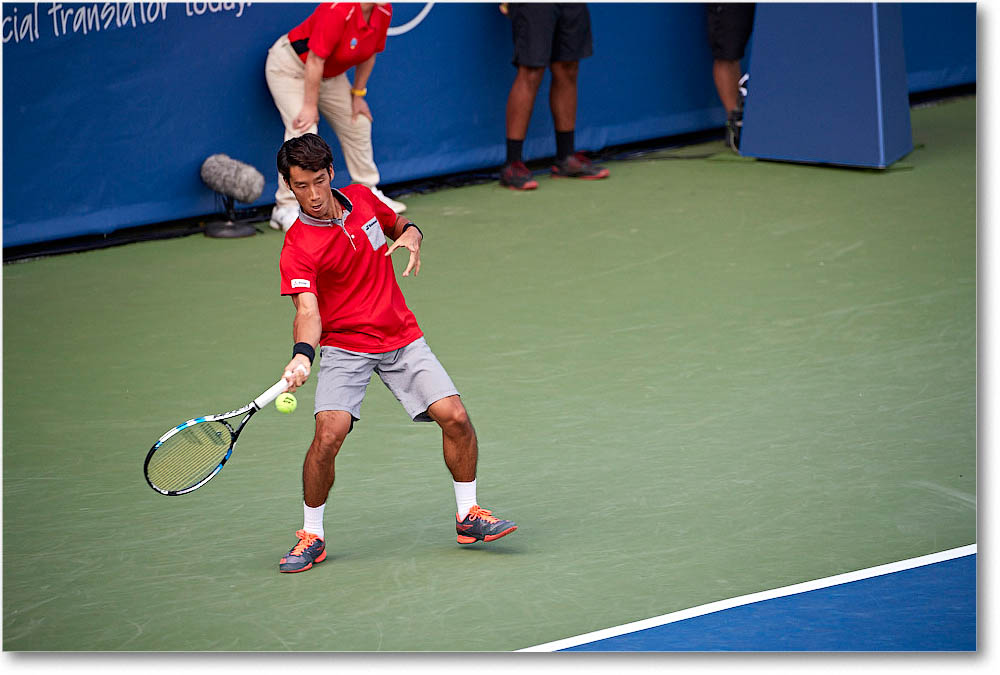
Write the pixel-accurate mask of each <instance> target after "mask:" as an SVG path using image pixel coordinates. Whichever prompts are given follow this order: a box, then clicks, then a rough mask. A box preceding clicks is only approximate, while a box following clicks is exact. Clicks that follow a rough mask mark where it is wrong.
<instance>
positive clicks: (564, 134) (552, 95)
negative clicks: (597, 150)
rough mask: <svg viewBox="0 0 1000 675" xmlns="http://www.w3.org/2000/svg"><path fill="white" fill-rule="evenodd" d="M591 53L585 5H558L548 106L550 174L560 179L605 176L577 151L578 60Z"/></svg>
mask: <svg viewBox="0 0 1000 675" xmlns="http://www.w3.org/2000/svg"><path fill="white" fill-rule="evenodd" d="M593 53H594V39H593V36H592V35H591V31H590V11H589V10H588V9H587V5H585V4H583V3H577V4H561V5H559V11H558V18H557V21H556V25H555V36H554V37H553V41H552V63H551V66H550V67H551V69H552V88H551V89H550V90H549V107H550V109H551V110H552V122H553V125H554V126H555V132H556V161H555V164H553V165H552V175H553V176H556V177H561V178H585V179H589V180H594V179H599V178H607V177H608V174H609V171H608V170H607V169H605V168H603V167H597V166H594V164H593V163H592V162H591V161H590V159H588V158H587V156H586V155H584V154H583V153H578V152H576V109H577V79H578V77H577V76H578V74H579V71H580V61H581V60H582V59H585V58H588V57H589V56H591V55H592V54H593Z"/></svg>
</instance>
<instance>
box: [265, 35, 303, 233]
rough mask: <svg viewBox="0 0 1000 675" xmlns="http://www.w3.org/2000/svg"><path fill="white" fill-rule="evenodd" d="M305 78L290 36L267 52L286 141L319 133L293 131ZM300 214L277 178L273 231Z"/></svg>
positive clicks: (267, 73) (269, 84)
mask: <svg viewBox="0 0 1000 675" xmlns="http://www.w3.org/2000/svg"><path fill="white" fill-rule="evenodd" d="M304 74H305V66H304V65H303V64H302V61H301V60H300V59H299V57H298V56H296V54H295V51H294V50H293V49H292V46H291V45H290V44H289V42H288V36H287V35H282V36H281V37H280V38H278V40H277V42H275V43H274V45H272V46H271V48H270V49H269V50H268V52H267V63H266V65H265V67H264V77H265V79H266V80H267V88H268V89H269V90H270V92H271V98H273V99H274V105H275V106H276V107H277V108H278V114H280V115H281V121H282V123H283V124H284V126H285V140H286V141H287V140H288V139H290V138H295V137H297V136H300V135H301V134H302V133H310V132H311V133H316V126H315V125H313V126H312V127H311V128H310V129H308V130H307V131H304V132H301V133H300V132H298V131H295V130H294V129H292V120H293V119H295V116H296V115H298V114H299V111H300V110H302V98H303V96H304V95H305V80H304ZM298 214H299V204H298V202H297V201H296V200H295V195H294V194H292V191H291V190H289V189H288V186H287V185H285V181H284V180H283V179H282V177H281V174H278V189H277V190H276V191H275V193H274V211H273V212H272V213H271V227H272V228H274V229H276V230H287V229H288V228H289V227H291V226H292V223H294V222H295V219H296V218H297V217H298Z"/></svg>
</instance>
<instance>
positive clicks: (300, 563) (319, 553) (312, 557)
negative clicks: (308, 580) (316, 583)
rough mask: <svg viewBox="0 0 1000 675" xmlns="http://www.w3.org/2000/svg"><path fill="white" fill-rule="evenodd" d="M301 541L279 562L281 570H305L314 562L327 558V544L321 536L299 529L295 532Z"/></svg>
mask: <svg viewBox="0 0 1000 675" xmlns="http://www.w3.org/2000/svg"><path fill="white" fill-rule="evenodd" d="M295 536H296V537H298V538H299V541H298V543H297V544H295V546H293V547H292V550H291V551H289V552H288V555H286V556H285V557H284V558H282V559H281V562H280V563H278V571H279V572H305V571H306V570H307V569H309V568H310V567H312V566H313V563H321V562H323V561H324V560H326V544H325V543H323V540H322V539H320V538H319V536H317V535H315V534H312V533H311V532H306V531H305V530H299V531H298V532H296V533H295Z"/></svg>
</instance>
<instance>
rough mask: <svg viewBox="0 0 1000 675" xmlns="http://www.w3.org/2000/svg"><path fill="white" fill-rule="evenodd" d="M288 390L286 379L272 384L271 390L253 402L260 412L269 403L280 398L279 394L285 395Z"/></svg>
mask: <svg viewBox="0 0 1000 675" xmlns="http://www.w3.org/2000/svg"><path fill="white" fill-rule="evenodd" d="M287 389H288V381H287V380H286V379H285V378H281V379H280V380H278V381H277V382H275V383H274V384H272V385H271V388H270V389H268V390H267V391H265V392H264V393H263V394H261V395H260V396H258V397H257V398H255V399H254V400H253V404H254V405H255V406H257V409H258V410H260V409H261V408H263V407H264V406H266V405H267V404H268V403H270V402H271V401H273V400H274V399H276V398H278V395H279V394H284V393H285V391H286V390H287Z"/></svg>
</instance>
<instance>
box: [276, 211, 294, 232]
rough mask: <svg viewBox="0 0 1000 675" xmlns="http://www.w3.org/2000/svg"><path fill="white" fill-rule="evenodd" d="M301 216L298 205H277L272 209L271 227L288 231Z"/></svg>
mask: <svg viewBox="0 0 1000 675" xmlns="http://www.w3.org/2000/svg"><path fill="white" fill-rule="evenodd" d="M298 217H299V209H298V207H297V206H275V207H274V208H273V209H272V210H271V229H272V230H281V231H282V232H288V228H290V227H291V226H292V224H293V223H294V222H295V219H296V218H298Z"/></svg>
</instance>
